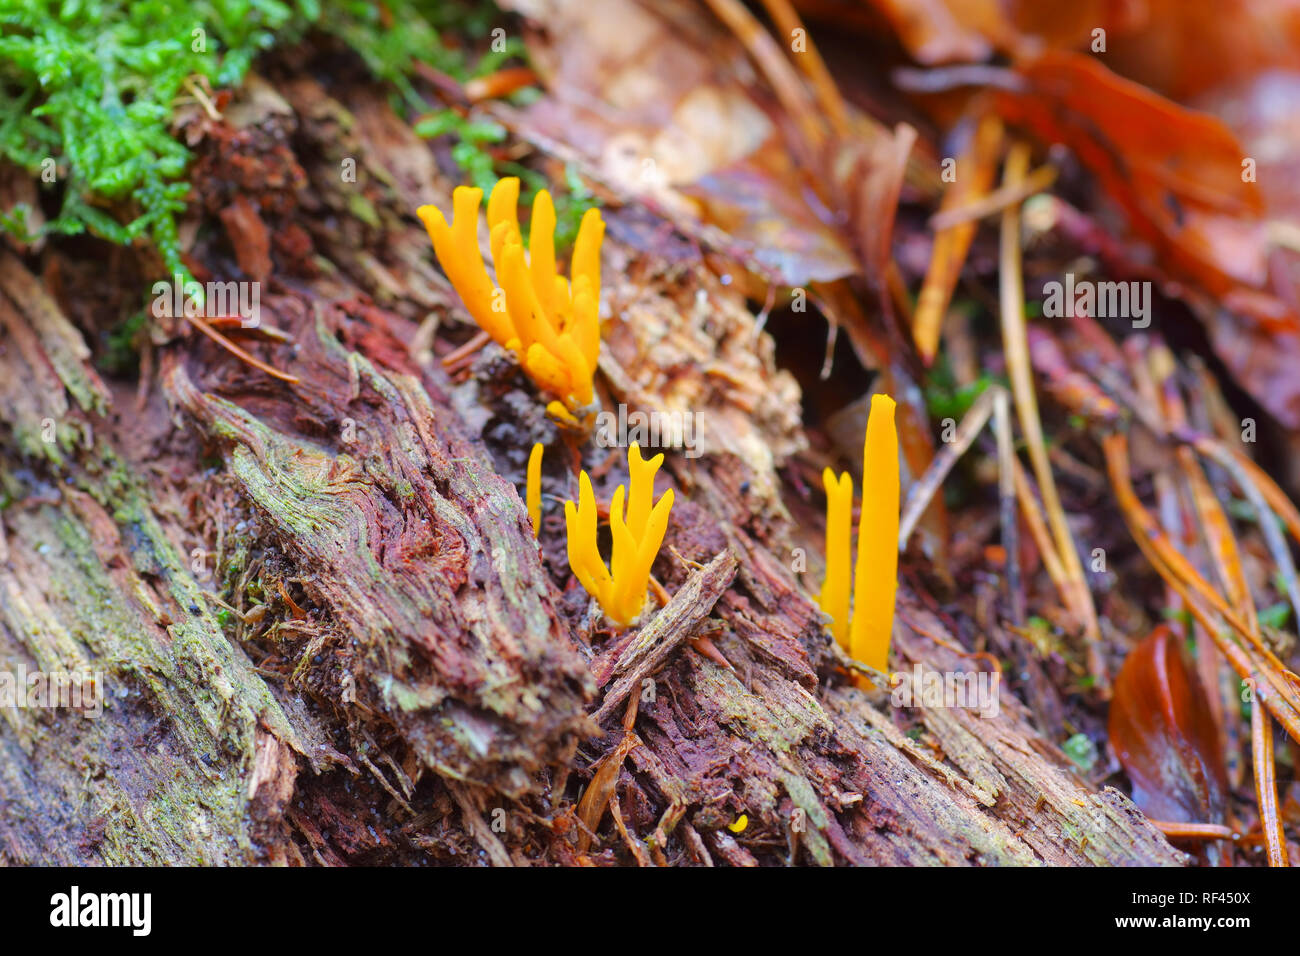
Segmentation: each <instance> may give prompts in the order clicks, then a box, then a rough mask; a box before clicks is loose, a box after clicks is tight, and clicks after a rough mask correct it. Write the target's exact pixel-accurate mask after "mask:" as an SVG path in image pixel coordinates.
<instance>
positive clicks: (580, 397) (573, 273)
mask: <svg viewBox="0 0 1300 956" xmlns="http://www.w3.org/2000/svg"><path fill="white" fill-rule="evenodd" d="M482 199H483V190H481V189H477V188H471V187H469V186H458V187H456V189H455V191H454V192H453V193H452V207H453V215H452V221H451V224H450V225H448V224H447V220H446V218H445V217H444V216H443V214H442V213H441V212H440V211H439V210H438V209H437V208H436V207H434V206H421V207H420V208H419V209H417V210H416V214H417V215H418V216H419V217H420V219H421V220H422V221H423V222H424V226H425V228H426V229H427V230H428V231H429V238H430V240H432V242H433V251H434V252H435V253H436V254H437V256H438V262H439V263H441V264H442V268H443V271H444V272H446V273H447V278H448V279H450V280H451V284H452V285H453V286H455V288H456V291H457V292H458V293H460V297H461V299H462V300H463V301H464V303H465V308H466V309H468V310H469V314H470V315H471V316H473V318H474V321H475V322H477V323H478V325H479V327H480V328H481V329H483V331H484V332H486V333H487V334H488V335H490V336H491V337H492V338H493V340H495V341H496V342H497V343H498V344H499V345H501V346H503V347H504V348H506V349H509V350H510V351H511V352H514V353H515V356H516V357H517V358H518V359H519V364H520V365H521V366H523V369H524V371H525V372H526V373H527V374H528V377H529V378H531V379H532V380H533V382H535V383H536V384H537V386H538V387H539V388H540V389H541V390H542V391H543V392H545V393H547V394H548V395H550V396H552V397H553V398H554V401H552V402H550V403H549V404H548V405H547V406H546V408H547V411H549V412H550V413H551V414H553V415H555V416H556V417H557V418H560V419H562V420H564V421H568V422H578V421H579V420H581V419H585V418H586V417H587V415H588V413H589V411H590V406H591V404H592V401H593V397H594V396H593V390H592V377H593V376H594V375H595V372H596V361H597V359H598V358H599V356H600V315H599V312H600V243H601V240H602V239H603V238H604V235H605V223H604V222H603V221H602V220H601V218H600V212H599V211H598V210H596V209H588V210H587V212H586V214H585V215H584V216H583V217H582V224H581V225H580V226H579V228H578V238H577V241H576V242H575V243H574V246H573V257H572V262H571V263H570V266H569V276H570V277H569V278H568V279H565V278H564V277H563V276H561V275H559V274H558V273H557V271H556V268H555V207H554V205H553V204H552V202H551V196H550V193H548V192H546V190H542V191H541V192H539V193H538V194H537V198H536V199H535V200H534V201H533V214H532V220H531V222H530V224H529V232H528V250H529V251H528V254H527V255H525V253H524V243H523V237H522V234H521V233H520V231H519V219H518V215H517V205H518V202H519V180H518V179H516V178H515V177H513V176H512V177H508V178H506V179H502V180H501V181H500V182H498V183H497V184H496V186H495V187H493V189H492V195H491V196H490V197H489V199H488V209H487V220H488V229H489V248H490V251H491V253H492V264H493V266H494V267H495V271H496V279H497V282H499V283H500V286H499V287H498V286H497V285H495V284H494V283H493V281H492V280H491V279H490V278H489V277H488V273H487V269H486V267H485V266H484V264H483V255H482V253H481V252H480V251H479V245H478V209H479V203H480V202H481V201H482Z"/></svg>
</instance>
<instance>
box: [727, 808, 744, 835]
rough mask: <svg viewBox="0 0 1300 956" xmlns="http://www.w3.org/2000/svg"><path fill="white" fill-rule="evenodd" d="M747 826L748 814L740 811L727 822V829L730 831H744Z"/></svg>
mask: <svg viewBox="0 0 1300 956" xmlns="http://www.w3.org/2000/svg"><path fill="white" fill-rule="evenodd" d="M747 826H749V815H748V814H745V813H742V814H741V815H740V816H738V817H736V819H735V820H734V821H733V822H731V823H728V824H727V829H728V830H730V831H731V832H732V833H744V832H745V828H746V827H747Z"/></svg>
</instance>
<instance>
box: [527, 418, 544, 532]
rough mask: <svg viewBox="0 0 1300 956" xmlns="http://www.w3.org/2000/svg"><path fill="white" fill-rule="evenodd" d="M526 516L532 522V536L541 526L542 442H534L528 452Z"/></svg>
mask: <svg viewBox="0 0 1300 956" xmlns="http://www.w3.org/2000/svg"><path fill="white" fill-rule="evenodd" d="M526 494H527V498H526V502H527V504H528V517H529V518H531V519H532V522H533V537H534V538H535V537H537V534H538V532H539V531H540V530H541V528H542V443H541V442H536V443H534V445H533V450H532V451H531V452H529V453H528V487H527V492H526Z"/></svg>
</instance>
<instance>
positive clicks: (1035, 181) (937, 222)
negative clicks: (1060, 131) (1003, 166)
mask: <svg viewBox="0 0 1300 956" xmlns="http://www.w3.org/2000/svg"><path fill="white" fill-rule="evenodd" d="M1054 182H1056V167H1055V166H1040V167H1039V168H1038V169H1035V170H1034V171H1033V172H1032V173H1029V174H1028V175H1027V176H1026V177H1025V179H1024V181H1023V182H1019V183H1016V184H1014V185H1013V184H1010V183H1007V184H1005V185H1003V186H999V187H998V188H997V189H995V190H993V192H991V193H989V194H988V195H987V196H982V197H980V198H979V199H976V200H973V201H971V202H968V203H965V204H964V205H960V206H957V205H954V206H953V207H952V208H944V209H940V210H939V211H938V212H936V213H935V214H934V215H933V216H931V217H930V228H931V229H935V230H940V229H956V228H957V227H958V226H964V225H974V224H975V223H977V222H979V220H981V219H986V218H988V217H989V216H994V215H997V214H998V213H1000V212H1004V211H1006V209H1007V208H1008V207H1009V206H1014V205H1017V204H1019V203H1022V202H1024V201H1025V200H1026V199H1028V198H1029V197H1030V196H1032V195H1034V194H1035V193H1041V192H1042V191H1043V190H1044V189H1046V188H1047V187H1048V186H1050V185H1052V183H1054Z"/></svg>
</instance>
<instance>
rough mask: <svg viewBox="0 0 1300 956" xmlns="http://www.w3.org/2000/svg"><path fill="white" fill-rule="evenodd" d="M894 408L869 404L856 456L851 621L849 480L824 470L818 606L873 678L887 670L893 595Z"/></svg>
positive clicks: (874, 400)
mask: <svg viewBox="0 0 1300 956" xmlns="http://www.w3.org/2000/svg"><path fill="white" fill-rule="evenodd" d="M894 408H895V404H894V400H893V399H892V398H890V397H889V396H888V395H873V396H872V397H871V413H870V415H869V416H868V418H867V435H866V440H865V442H864V444H863V449H862V475H863V485H864V487H863V491H862V512H861V514H860V516H859V518H858V566H857V569H856V573H855V574H854V577H853V614H852V617H850V614H849V562H850V560H851V547H850V541H849V537H850V526H851V525H852V523H853V479H852V478H851V477H850V476H849V473H848V472H844V473H843V474H841V475H840V476H839V478H838V479H837V478H836V477H835V472H834V471H832V470H831V469H830V468H827V469H826V470H825V471H824V472H823V473H822V482H823V483H824V484H825V486H826V580H825V582H824V583H823V584H822V593H821V598H820V602H819V603H820V604H821V608H822V610H823V611H825V612H826V613H827V614H829V615H830V617H831V634H832V635H833V636H834V637H835V640H836V641H837V642H839V645H840V646H841V647H842V648H844V650H845V651H847V652H848V654H849V656H850V657H852V658H853V659H854V660H856V661H860V662H861V663H863V664H866V665H867V666H869V667H874V668H875V669H876V670H878V671H884V670H885V669H886V668H887V667H888V666H889V639H890V635H891V634H892V632H893V627H894V597H895V592H896V591H897V588H898V499H899V480H898V429H897V428H896V427H895V425H894Z"/></svg>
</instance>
